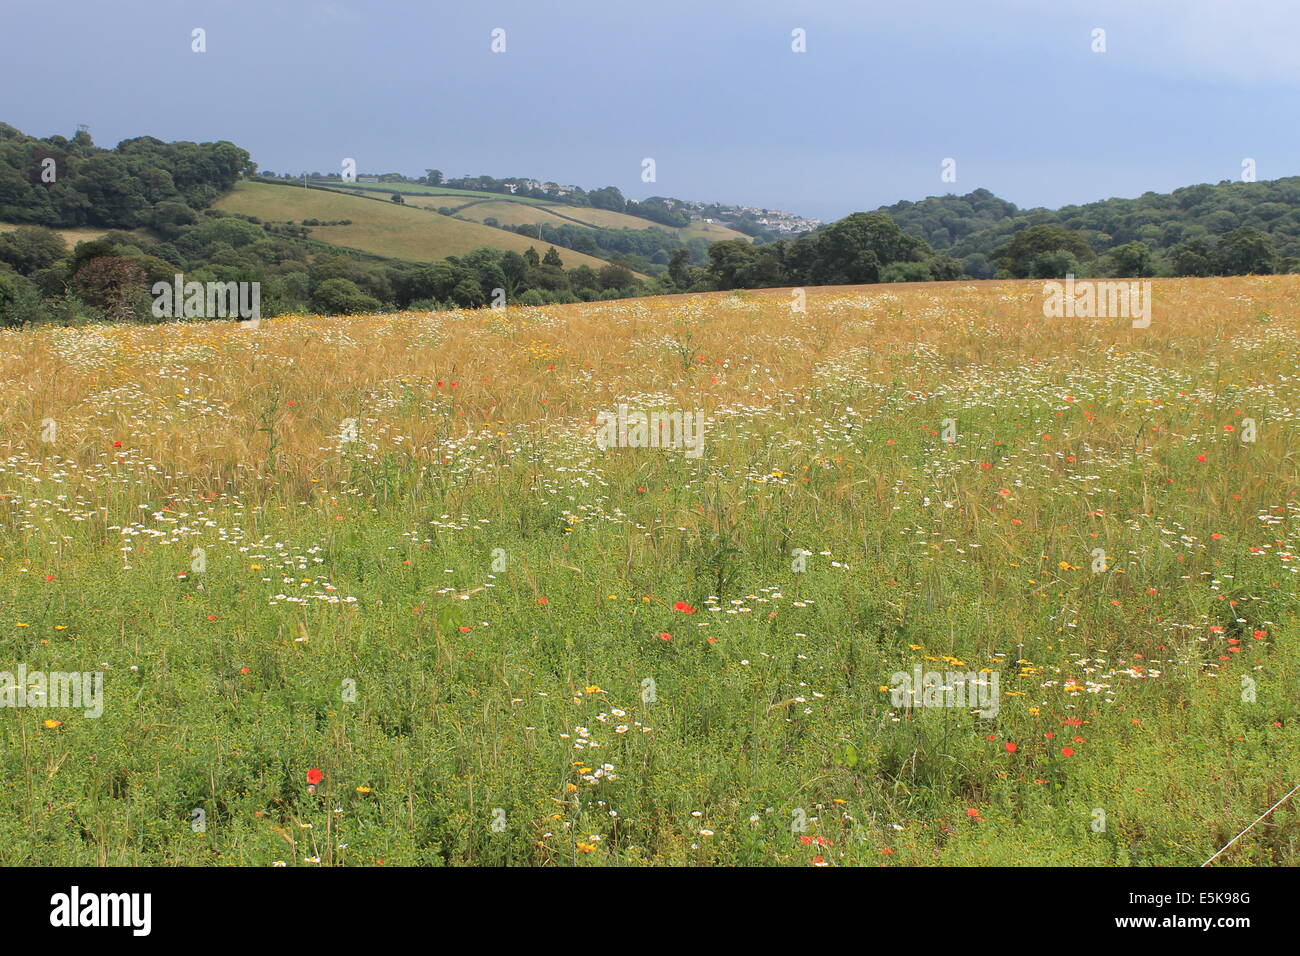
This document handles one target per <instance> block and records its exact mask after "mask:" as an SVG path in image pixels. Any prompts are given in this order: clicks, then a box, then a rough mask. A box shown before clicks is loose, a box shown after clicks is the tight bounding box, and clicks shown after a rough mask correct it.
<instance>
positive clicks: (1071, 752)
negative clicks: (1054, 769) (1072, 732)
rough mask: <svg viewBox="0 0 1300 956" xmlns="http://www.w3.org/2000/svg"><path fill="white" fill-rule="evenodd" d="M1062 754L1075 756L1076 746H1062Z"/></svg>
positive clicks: (1063, 755)
mask: <svg viewBox="0 0 1300 956" xmlns="http://www.w3.org/2000/svg"><path fill="white" fill-rule="evenodd" d="M1061 756H1062V757H1073V756H1074V748H1073V747H1062V748H1061Z"/></svg>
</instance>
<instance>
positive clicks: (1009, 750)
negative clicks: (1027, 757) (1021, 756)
mask: <svg viewBox="0 0 1300 956" xmlns="http://www.w3.org/2000/svg"><path fill="white" fill-rule="evenodd" d="M1019 749H1020V748H1019V747H1017V746H1016V745H1015V744H1013V743H1012V742H1011V741H1009V740H1008V741H1007V753H1009V754H1013V753H1015V752H1016V751H1017V750H1019Z"/></svg>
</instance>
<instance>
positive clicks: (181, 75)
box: [0, 0, 1300, 219]
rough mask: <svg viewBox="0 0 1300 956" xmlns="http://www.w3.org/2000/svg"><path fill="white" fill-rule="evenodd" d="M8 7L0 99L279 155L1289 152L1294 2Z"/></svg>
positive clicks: (881, 196)
mask: <svg viewBox="0 0 1300 956" xmlns="http://www.w3.org/2000/svg"><path fill="white" fill-rule="evenodd" d="M6 7H7V9H6V10H5V12H4V29H3V32H2V33H0V121H4V122H8V123H10V124H12V125H14V126H17V127H19V128H20V129H22V130H24V131H26V132H29V133H32V134H35V135H41V136H45V135H50V134H53V133H62V134H64V135H71V133H72V132H73V131H75V129H76V125H77V124H78V123H86V124H88V125H89V126H90V127H91V132H92V135H93V136H94V137H95V141H96V142H97V143H99V144H100V145H103V146H112V145H114V144H116V143H117V142H118V141H119V140H121V139H124V138H127V137H131V136H137V135H144V134H148V135H152V136H157V137H159V138H160V139H165V140H174V139H190V140H198V141H207V140H216V139H229V140H232V141H234V142H236V143H238V144H239V145H241V146H243V147H245V148H246V149H248V150H249V151H250V152H251V153H252V154H253V157H254V159H255V160H256V161H257V162H258V164H259V165H260V166H261V167H262V168H265V169H272V170H276V171H286V170H287V171H293V172H299V171H302V170H309V171H310V170H321V171H326V170H338V169H339V163H340V161H341V160H342V159H343V158H344V157H355V158H356V159H357V162H358V166H359V168H360V170H361V171H362V172H390V171H392V172H404V173H408V174H413V175H421V174H422V173H423V170H424V169H425V168H426V167H436V168H439V169H442V170H443V172H444V173H446V174H448V175H462V174H465V173H472V174H479V173H487V174H490V175H496V176H533V177H535V178H538V179H542V180H555V181H557V182H561V183H574V184H577V185H580V186H583V187H585V188H589V189H590V188H596V187H599V186H605V185H614V186H618V187H619V188H620V189H622V190H623V192H624V194H625V195H628V196H629V197H633V198H644V197H645V196H650V195H667V196H677V197H680V198H686V199H702V200H718V201H721V202H733V203H744V204H751V205H760V206H767V207H771V208H781V209H788V210H791V211H794V212H798V213H802V214H804V215H811V216H817V217H820V218H823V219H831V218H836V217H838V216H842V215H845V214H847V213H850V212H853V211H856V210H860V209H873V208H875V207H877V206H880V205H882V204H886V203H892V202H895V201H897V200H899V199H920V198H923V197H924V196H927V195H938V194H942V193H945V192H949V191H955V192H959V193H964V192H968V191H970V190H971V189H975V188H977V187H980V186H983V187H985V188H988V189H991V190H993V191H994V192H995V193H997V194H998V195H1000V196H1002V197H1004V198H1006V199H1010V200H1011V201H1013V202H1015V203H1017V204H1019V205H1021V206H1035V205H1046V206H1058V205H1061V204H1064V203H1075V202H1088V201H1091V200H1094V199H1103V198H1106V197H1109V196H1137V195H1140V194H1141V193H1142V192H1144V191H1147V190H1155V191H1167V190H1169V189H1172V188H1175V187H1177V186H1181V185H1188V184H1191V183H1197V182H1217V181H1220V180H1223V179H1234V178H1237V177H1238V176H1239V175H1240V171H1241V162H1242V159H1243V158H1246V157H1250V158H1253V159H1255V160H1256V162H1257V164H1258V175H1259V178H1261V179H1271V178H1276V177H1278V176H1287V175H1293V174H1300V123H1297V121H1296V115H1295V108H1294V104H1295V103H1296V102H1297V93H1298V92H1300V90H1298V89H1297V87H1300V56H1297V55H1296V54H1295V51H1296V50H1297V49H1300V17H1297V16H1296V7H1295V4H1294V0H1235V2H1232V3H1229V2H1227V0H1089V2H1074V0H1052V2H1050V3H1045V2H1042V0H1000V2H999V0H988V2H980V0H908V2H907V3H901V4H900V3H897V2H891V3H880V2H876V0H803V2H794V0H785V2H775V0H693V2H682V0H656V2H653V3H649V2H646V3H642V2H629V0H595V2H588V0H554V2H550V3H544V2H538V0H529V2H477V0H476V2H474V3H468V4H467V3H450V2H441V0H433V2H430V0H423V2H398V0H366V2H356V0H327V2H322V0H219V2H218V0H205V2H193V0H166V2H142V0H114V2H111V3H104V2H98V0H96V2H89V0H69V2H66V3H63V4H42V3H30V4H18V3H14V2H12V0H11V2H10V3H8V4H6ZM195 27H201V28H203V29H204V30H206V32H207V45H208V51H207V52H206V53H204V54H196V53H193V52H191V49H190V34H191V31H192V30H193V29H194V28H195ZM497 27H500V28H502V29H504V30H505V31H506V52H505V53H501V54H494V53H492V52H491V50H490V42H491V36H490V34H491V31H492V30H493V29H494V28H497ZM795 28H800V29H803V30H805V31H806V35H807V52H806V53H794V52H792V51H791V31H792V30H794V29H795ZM1095 28H1102V29H1104V30H1106V47H1107V50H1106V52H1105V53H1093V52H1092V51H1091V48H1090V47H1091V44H1092V37H1091V34H1092V31H1093V30H1094V29H1095ZM644 157H652V158H654V159H655V162H656V167H657V182H655V183H649V184H647V183H643V182H641V178H640V173H641V161H642V159H643V158H644ZM947 157H951V158H953V159H955V160H956V161H957V181H956V183H954V184H946V183H943V182H941V181H940V163H941V161H942V160H943V159H944V158H947Z"/></svg>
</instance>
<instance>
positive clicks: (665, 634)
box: [659, 631, 673, 641]
mask: <svg viewBox="0 0 1300 956" xmlns="http://www.w3.org/2000/svg"><path fill="white" fill-rule="evenodd" d="M672 639H673V636H672V635H671V634H669V633H668V632H667V631H660V632H659V640H661V641H671V640H672Z"/></svg>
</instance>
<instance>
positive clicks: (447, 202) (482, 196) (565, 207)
mask: <svg viewBox="0 0 1300 956" xmlns="http://www.w3.org/2000/svg"><path fill="white" fill-rule="evenodd" d="M321 185H328V186H329V187H330V188H332V189H341V188H347V189H361V190H365V191H368V192H382V193H384V194H387V195H391V194H392V193H393V192H394V191H396V192H400V193H402V195H403V197H404V198H405V199H406V202H407V204H408V205H411V206H427V207H429V208H431V209H438V208H441V207H444V206H446V207H450V208H452V209H456V215H458V216H464V217H465V218H467V219H473V220H475V221H476V222H482V221H483V220H484V219H487V218H493V219H496V220H497V222H499V223H501V224H502V225H503V226H522V225H525V224H532V225H540V224H545V225H561V224H563V223H565V222H568V223H570V224H571V225H587V226H592V227H595V228H598V229H662V230H663V231H664V232H666V233H668V234H670V235H675V236H677V238H679V239H681V240H682V241H683V242H684V241H686V240H687V239H695V238H702V239H707V240H708V241H709V242H719V241H721V240H723V239H741V240H744V241H745V242H749V241H751V240H750V238H749V236H747V235H745V234H744V233H743V232H738V231H736V230H735V229H732V228H730V227H728V226H724V225H722V224H720V223H707V222H701V221H695V222H692V223H691V224H690V225H689V226H665V225H663V224H662V223H658V222H654V221H653V220H650V219H643V218H641V217H640V216H630V215H628V214H627V213H624V212H614V210H612V209H596V208H594V207H592V206H570V205H569V204H568V203H559V202H553V201H551V200H546V199H533V198H532V197H530V196H507V195H503V194H501V193H489V192H481V191H478V190H473V189H449V188H447V187H445V186H421V185H418V184H408V183H391V184H389V183H350V184H348V185H347V186H346V187H344V186H342V185H340V184H335V183H322V184H321ZM457 200H460V201H459V202H457ZM477 200H484V202H482V203H480V202H477ZM458 206H459V207H463V208H460V209H457V207H458Z"/></svg>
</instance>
